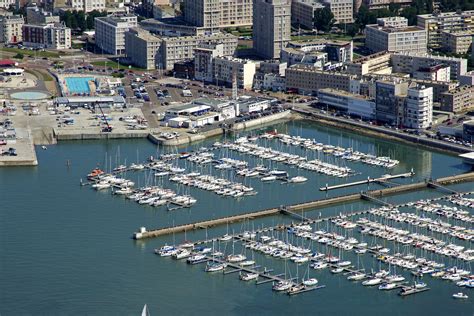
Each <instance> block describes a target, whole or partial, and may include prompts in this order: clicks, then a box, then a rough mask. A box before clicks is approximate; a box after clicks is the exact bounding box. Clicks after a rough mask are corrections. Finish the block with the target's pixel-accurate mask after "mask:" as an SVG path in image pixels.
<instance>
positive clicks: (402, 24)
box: [365, 17, 427, 53]
mask: <svg viewBox="0 0 474 316" xmlns="http://www.w3.org/2000/svg"><path fill="white" fill-rule="evenodd" d="M365 35H366V39H365V46H367V48H368V49H370V50H371V51H372V52H381V51H388V52H417V53H418V52H420V53H426V50H427V33H426V30H425V29H424V28H420V27H417V26H408V20H407V19H405V18H403V17H396V18H380V19H377V24H370V25H367V26H366V27H365Z"/></svg>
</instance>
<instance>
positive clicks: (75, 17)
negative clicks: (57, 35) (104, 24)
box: [60, 10, 107, 32]
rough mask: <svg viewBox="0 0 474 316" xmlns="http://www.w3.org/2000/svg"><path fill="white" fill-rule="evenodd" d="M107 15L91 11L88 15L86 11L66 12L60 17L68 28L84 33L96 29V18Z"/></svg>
mask: <svg viewBox="0 0 474 316" xmlns="http://www.w3.org/2000/svg"><path fill="white" fill-rule="evenodd" d="M106 15H107V13H106V12H103V11H97V10H94V11H91V12H89V13H88V14H87V15H86V14H85V13H84V11H76V10H74V11H65V12H64V13H62V14H61V15H60V19H61V21H62V22H64V24H66V26H67V27H69V28H71V30H73V31H80V32H84V31H86V30H93V29H94V19H95V18H96V17H101V16H106Z"/></svg>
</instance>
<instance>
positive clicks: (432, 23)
mask: <svg viewBox="0 0 474 316" xmlns="http://www.w3.org/2000/svg"><path fill="white" fill-rule="evenodd" d="M417 25H418V26H419V27H422V28H424V29H426V31H427V32H428V47H430V48H441V47H442V46H443V38H442V32H444V31H448V32H453V33H456V32H467V33H471V34H474V10H472V11H460V12H436V13H431V14H422V15H418V16H417Z"/></svg>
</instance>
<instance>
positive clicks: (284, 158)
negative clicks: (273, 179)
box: [213, 142, 354, 178]
mask: <svg viewBox="0 0 474 316" xmlns="http://www.w3.org/2000/svg"><path fill="white" fill-rule="evenodd" d="M213 146H214V147H216V148H228V149H229V150H232V151H236V152H238V153H240V154H247V155H251V156H254V157H257V158H260V159H265V160H270V161H274V162H278V163H283V164H286V165H289V166H294V167H297V168H301V169H305V170H309V171H314V172H318V173H321V174H325V175H328V176H334V177H340V178H343V177H347V176H350V175H352V174H354V171H353V170H352V169H350V168H349V167H346V166H338V165H335V164H331V163H328V162H323V161H321V160H318V159H314V160H309V159H308V158H307V157H303V156H300V155H296V154H290V153H286V152H282V151H279V150H276V149H272V148H268V147H263V146H259V145H258V144H255V143H250V142H234V143H219V142H216V143H214V145H213Z"/></svg>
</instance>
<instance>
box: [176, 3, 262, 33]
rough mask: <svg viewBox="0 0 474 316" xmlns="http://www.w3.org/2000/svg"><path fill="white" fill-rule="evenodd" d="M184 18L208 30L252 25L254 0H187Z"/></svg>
mask: <svg viewBox="0 0 474 316" xmlns="http://www.w3.org/2000/svg"><path fill="white" fill-rule="evenodd" d="M183 5H184V10H183V13H184V20H185V21H186V22H187V23H189V24H192V25H195V26H198V27H203V28H204V29H206V30H208V31H211V32H213V31H217V30H219V29H220V28H225V27H240V26H251V25H252V12H253V11H252V7H253V3H252V0H228V1H220V0H186V1H184V2H183Z"/></svg>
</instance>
